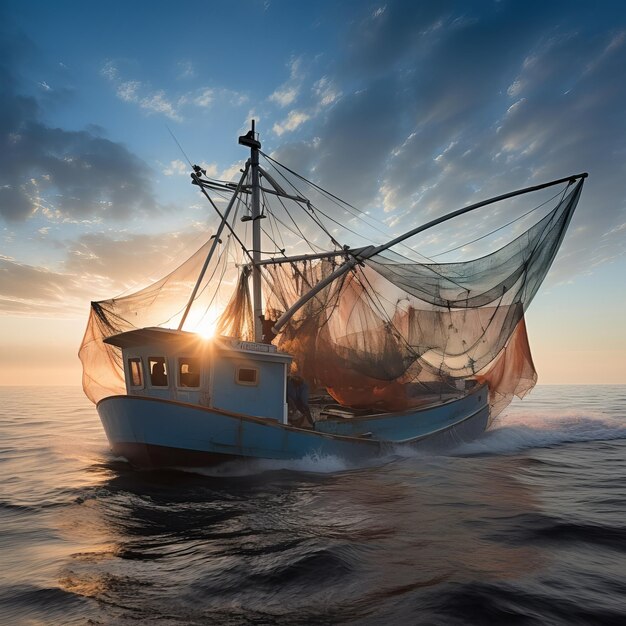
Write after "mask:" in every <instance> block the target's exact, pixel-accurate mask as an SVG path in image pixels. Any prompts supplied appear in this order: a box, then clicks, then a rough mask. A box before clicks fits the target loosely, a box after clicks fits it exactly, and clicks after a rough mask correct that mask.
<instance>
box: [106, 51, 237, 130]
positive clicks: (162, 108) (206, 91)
mask: <svg viewBox="0 0 626 626" xmlns="http://www.w3.org/2000/svg"><path fill="white" fill-rule="evenodd" d="M187 69H189V68H187ZM100 74H101V75H102V76H104V77H105V78H106V79H107V80H108V81H110V82H111V83H112V84H113V85H114V88H115V93H116V95H117V97H118V98H120V100H123V101H124V102H130V103H133V104H136V105H138V106H139V107H140V108H141V109H144V110H145V111H148V112H149V113H157V114H161V115H164V116H165V117H167V118H169V119H171V120H174V121H176V122H182V121H183V119H184V114H183V109H184V107H187V106H195V107H198V108H203V109H206V108H209V107H211V106H212V105H213V104H214V103H215V102H216V101H217V100H220V101H225V102H228V103H229V104H231V105H233V106H241V105H243V104H245V102H247V99H248V97H247V96H246V95H245V94H242V93H239V92H237V91H233V90H230V89H225V88H215V87H200V88H197V89H193V90H188V91H185V92H183V93H179V94H177V95H175V96H170V95H168V94H167V92H166V91H165V90H164V89H153V88H152V87H151V86H150V85H148V84H147V83H144V82H142V81H139V80H122V78H121V74H120V71H119V69H118V67H117V66H116V65H115V63H113V62H112V61H107V62H106V63H105V64H104V66H103V67H102V69H101V70H100ZM187 77H191V75H188V76H187Z"/></svg>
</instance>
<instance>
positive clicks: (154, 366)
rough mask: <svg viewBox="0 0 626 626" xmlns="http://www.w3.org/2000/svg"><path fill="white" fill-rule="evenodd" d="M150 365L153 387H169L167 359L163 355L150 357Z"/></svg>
mask: <svg viewBox="0 0 626 626" xmlns="http://www.w3.org/2000/svg"><path fill="white" fill-rule="evenodd" d="M148 363H149V365H150V384H151V385H152V386H153V387H167V361H166V359H165V357H163V356H151V357H150V358H149V359H148Z"/></svg>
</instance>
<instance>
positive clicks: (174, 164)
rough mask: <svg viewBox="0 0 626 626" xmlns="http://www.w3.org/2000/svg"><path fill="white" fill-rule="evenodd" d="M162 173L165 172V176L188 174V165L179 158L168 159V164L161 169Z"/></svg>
mask: <svg viewBox="0 0 626 626" xmlns="http://www.w3.org/2000/svg"><path fill="white" fill-rule="evenodd" d="M163 174H165V176H174V175H176V176H188V175H189V167H188V165H187V164H186V163H184V162H183V161H181V160H180V159H176V160H174V161H170V163H169V165H168V166H166V167H165V168H164V169H163Z"/></svg>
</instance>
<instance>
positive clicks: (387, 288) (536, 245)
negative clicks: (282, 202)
mask: <svg viewBox="0 0 626 626" xmlns="http://www.w3.org/2000/svg"><path fill="white" fill-rule="evenodd" d="M244 175H245V174H244ZM266 178H268V177H266ZM272 182H273V181H272ZM581 188H582V179H581V180H579V181H578V182H577V183H575V184H574V183H572V182H571V181H570V184H568V185H567V187H566V189H565V190H564V191H563V192H562V193H561V194H560V195H558V196H554V198H557V199H556V200H555V202H554V203H553V204H554V205H555V206H553V208H551V209H550V210H548V211H547V213H546V214H545V216H544V217H543V218H542V219H540V220H539V221H538V222H536V223H535V224H534V225H532V226H531V227H530V228H528V229H527V230H526V231H525V232H523V234H521V235H519V236H517V237H516V238H514V239H513V240H512V241H510V242H509V243H507V244H506V245H504V246H502V247H499V249H497V250H495V251H494V252H491V253H489V254H487V255H485V256H482V257H480V258H475V259H471V260H467V261H459V262H454V263H435V262H426V263H423V262H418V261H416V260H414V259H411V258H407V257H406V256H403V255H401V254H399V253H398V252H397V251H395V250H394V249H387V250H384V251H380V252H379V253H377V254H374V255H372V256H370V257H369V258H364V257H361V258H360V259H359V263H357V264H356V265H355V266H354V267H353V268H352V269H351V270H350V271H348V272H346V273H344V274H343V275H342V276H341V277H339V278H337V279H336V280H335V281H333V282H331V283H330V284H328V285H327V286H326V287H324V288H323V289H321V290H320V291H318V292H317V293H316V294H315V296H313V297H312V298H310V299H309V300H308V301H307V302H306V303H305V304H303V305H302V306H301V308H299V309H298V310H297V311H296V312H295V314H294V315H293V316H292V317H291V318H290V319H289V321H288V322H287V323H286V325H285V326H284V327H283V328H282V329H281V332H280V333H279V334H278V335H277V336H276V337H275V338H273V343H274V344H275V345H277V346H278V347H279V348H280V349H281V350H284V351H286V352H288V353H290V354H292V355H293V356H294V369H296V370H297V373H298V374H299V375H300V376H302V377H303V378H304V379H306V380H307V381H308V383H309V385H310V386H311V387H312V388H313V389H325V390H326V391H327V392H328V393H329V394H331V395H332V396H333V397H334V398H335V399H336V401H337V402H339V403H340V404H342V405H345V406H350V407H355V408H368V409H374V410H381V411H383V410H403V409H408V408H411V407H416V406H419V405H420V404H422V403H425V402H428V401H431V400H432V399H433V396H437V397H439V398H442V399H445V398H447V397H452V396H454V395H455V394H456V395H458V394H461V393H463V392H464V391H465V390H466V388H467V387H468V384H467V381H468V380H474V381H479V382H486V383H487V384H488V385H489V390H490V402H491V405H492V417H493V416H495V415H496V414H497V413H498V412H499V411H500V410H502V408H504V407H505V406H506V405H507V404H508V402H509V401H510V400H511V398H512V396H513V395H514V394H517V395H518V396H522V395H523V394H524V393H526V392H527V391H528V390H530V389H531V388H532V387H533V386H534V384H535V382H536V380H537V374H536V371H535V368H534V365H533V361H532V356H531V352H530V347H529V343H528V337H527V334H526V326H525V323H524V313H525V311H526V309H527V307H528V305H529V304H530V302H531V301H532V299H533V297H534V296H535V294H536V292H537V289H538V288H539V286H540V284H541V282H542V281H543V279H544V278H545V276H546V273H547V272H548V269H549V268H550V265H551V264H552V262H553V260H554V258H555V256H556V253H557V251H558V248H559V246H560V243H561V241H562V239H563V236H564V233H565V231H566V229H567V226H568V224H569V221H570V219H571V216H572V214H573V212H574V210H575V208H576V204H577V202H578V198H579V196H580V192H581ZM281 191H282V190H281ZM292 193H294V192H292ZM244 202H245V199H244ZM244 209H245V206H244ZM307 210H308V211H309V212H310V213H312V206H311V205H310V204H309V205H308V207H307ZM263 211H264V214H263V215H262V216H261V217H268V218H271V216H272V215H271V212H270V208H269V206H267V207H266V206H265V205H264V207H263ZM236 217H237V211H235V213H234V217H233V220H232V223H233V225H234V224H235V219H236ZM285 219H286V218H285ZM249 221H250V220H249V218H245V217H244V218H243V219H242V220H239V221H238V222H237V224H238V225H239V227H244V226H245V227H247V226H248V224H249ZM268 222H269V226H268V227H267V228H269V227H271V226H272V222H271V219H270V220H268ZM242 223H243V226H242ZM281 223H282V224H283V225H284V224H287V222H281ZM294 223H295V222H294ZM277 228H279V225H278V224H277ZM233 229H234V226H233ZM283 230H284V228H283ZM297 231H298V236H302V237H305V233H303V232H302V230H301V229H300V228H299V227H297ZM325 232H327V233H328V231H325ZM233 237H234V238H233ZM233 237H231V236H230V235H228V237H224V244H223V245H222V241H221V239H220V240H219V242H220V253H219V254H215V255H214V256H212V257H211V260H210V263H209V265H208V268H207V271H206V272H205V273H202V272H201V268H202V266H203V264H204V263H205V260H206V259H207V254H208V253H209V250H210V248H211V246H212V242H213V240H212V239H211V240H209V241H208V242H207V243H206V244H205V245H204V246H203V247H201V248H200V249H199V250H198V251H197V252H196V253H195V254H193V255H192V256H191V257H190V258H189V259H188V260H187V261H185V262H184V263H183V264H182V265H180V266H179V267H178V268H177V269H175V270H174V271H173V272H171V273H170V274H168V275H167V276H166V277H165V278H163V279H161V280H159V281H157V282H155V283H154V284H152V285H150V286H148V287H146V288H145V289H142V290H140V291H138V292H136V293H134V294H130V295H127V296H123V297H119V298H114V299H110V300H105V301H101V302H96V303H92V308H91V314H90V317H89V321H88V325H87V330H86V332H85V337H84V340H83V343H82V346H81V349H80V353H79V355H80V358H81V361H82V363H83V387H84V389H85V392H86V394H87V396H88V397H89V398H90V399H91V400H92V401H94V402H97V401H98V400H100V399H101V398H103V397H106V396H109V395H115V394H120V393H125V384H124V377H123V368H122V363H121V355H120V353H119V350H118V348H115V347H113V346H110V345H108V344H106V343H104V340H105V339H106V338H107V337H110V336H111V335H114V334H117V333H120V332H124V331H127V330H131V329H135V328H144V327H149V326H162V327H168V328H177V327H178V324H179V322H180V320H181V317H182V315H183V311H184V310H185V307H186V305H187V302H188V301H189V298H190V294H191V293H192V290H193V288H194V285H195V284H196V281H197V279H198V275H201V276H202V279H201V281H200V283H199V289H198V292H197V295H196V296H195V298H194V302H193V308H192V309H191V311H192V313H191V314H190V317H189V320H188V322H187V324H186V326H185V328H186V329H191V330H194V327H196V328H197V327H199V326H198V325H199V323H200V322H201V321H202V320H205V321H206V316H207V313H208V312H210V311H215V310H220V311H221V315H220V316H219V318H218V319H216V326H217V332H218V334H220V335H224V336H231V337H237V338H240V339H244V340H253V339H254V319H253V313H252V304H251V298H250V288H249V285H248V283H249V280H250V276H251V274H252V272H251V269H250V265H249V259H246V258H243V259H242V258H241V255H240V257H239V259H235V256H234V255H233V246H235V249H237V248H240V247H241V245H240V244H241V242H242V239H239V238H238V237H237V236H235V235H233ZM333 241H334V240H333ZM335 243H336V242H335ZM335 249H336V250H337V252H336V254H335V256H328V257H327V258H304V259H301V260H281V261H279V260H276V262H275V263H270V264H266V265H263V267H262V270H263V271H262V275H263V279H264V298H265V303H264V304H265V306H264V318H265V320H264V330H265V331H266V334H268V335H269V336H270V337H271V334H269V329H270V328H271V327H272V325H273V323H274V322H275V321H276V320H277V319H279V318H280V316H281V315H282V314H283V313H284V312H285V311H287V310H289V309H290V307H292V306H293V305H294V303H297V302H298V301H299V300H300V299H301V298H302V297H303V296H304V295H305V294H307V293H308V292H309V291H310V290H311V289H312V288H314V287H315V286H316V285H318V284H319V283H320V282H321V281H323V280H324V279H325V278H327V277H328V276H330V275H331V274H332V273H333V272H334V271H335V270H336V269H337V268H338V267H339V266H341V265H342V264H344V263H345V262H346V260H347V259H350V258H351V257H350V255H351V252H350V250H349V249H342V248H341V247H339V246H337V245H336V246H335ZM353 250H354V249H353ZM280 252H281V253H284V250H283V249H281V250H280ZM318 256H319V255H318ZM233 261H235V262H233ZM228 268H230V269H228ZM234 268H236V273H232V272H235V269H234ZM229 272H231V273H230V274H229ZM225 294H228V296H225ZM194 315H195V319H194ZM216 318H217V315H216ZM190 322H191V323H190Z"/></svg>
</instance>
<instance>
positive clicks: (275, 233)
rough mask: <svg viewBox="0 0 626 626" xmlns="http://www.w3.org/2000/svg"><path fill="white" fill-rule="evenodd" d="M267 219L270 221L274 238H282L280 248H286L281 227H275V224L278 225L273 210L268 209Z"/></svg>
mask: <svg viewBox="0 0 626 626" xmlns="http://www.w3.org/2000/svg"><path fill="white" fill-rule="evenodd" d="M267 219H268V221H269V225H270V229H271V231H272V236H273V240H274V241H275V240H276V239H279V240H280V244H279V249H280V250H286V246H285V241H284V239H283V236H282V234H281V232H280V229H279V228H278V227H276V228H275V226H277V225H276V224H275V222H276V219H275V218H274V215H273V214H272V212H271V211H267ZM283 254H284V253H283Z"/></svg>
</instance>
